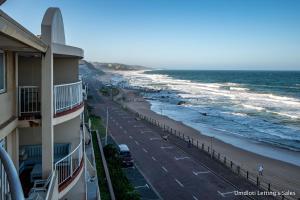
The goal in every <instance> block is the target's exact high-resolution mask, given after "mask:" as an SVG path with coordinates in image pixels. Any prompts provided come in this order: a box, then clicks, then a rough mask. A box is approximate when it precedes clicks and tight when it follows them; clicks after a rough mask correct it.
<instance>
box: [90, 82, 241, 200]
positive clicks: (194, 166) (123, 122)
mask: <svg viewBox="0 0 300 200" xmlns="http://www.w3.org/2000/svg"><path fill="white" fill-rule="evenodd" d="M90 95H92V96H93V103H92V104H93V107H94V108H95V109H94V111H93V112H94V113H95V114H97V115H100V116H101V117H102V118H103V119H105V118H106V108H108V109H109V113H110V115H109V134H110V135H111V136H112V137H113V138H114V139H115V141H116V142H117V143H119V144H121V143H122V144H127V145H128V146H129V148H130V150H131V153H132V155H133V158H134V160H135V164H136V167H138V168H139V169H140V171H141V172H142V173H143V175H144V176H145V177H146V179H147V181H148V182H149V183H150V184H151V185H152V187H153V188H155V190H156V191H157V193H158V194H159V196H160V197H161V198H162V199H170V200H176V199H178V200H185V199H192V200H198V199H199V200H200V199H206V200H209V199H212V200H215V199H241V198H242V197H240V196H235V195H234V191H235V190H236V188H234V187H233V186H232V185H231V184H229V183H228V182H226V181H224V180H223V179H221V178H220V177H218V176H216V175H215V174H214V173H212V171H210V170H209V169H207V168H206V167H204V166H203V165H202V164H201V163H200V162H199V161H198V160H195V159H194V158H193V157H191V156H190V155H189V154H187V153H186V152H184V151H183V150H182V149H181V148H179V147H177V146H176V145H173V144H172V143H170V142H168V141H165V140H163V139H162V137H161V135H160V134H159V133H158V132H157V129H156V128H155V127H153V126H152V125H150V124H148V123H147V122H144V121H137V120H136V119H135V116H134V114H132V113H129V112H126V111H124V110H123V109H122V108H121V107H120V106H119V105H118V104H116V103H114V102H112V101H111V100H109V98H102V97H100V96H99V94H98V93H97V91H96V89H95V88H93V86H92V85H90Z"/></svg>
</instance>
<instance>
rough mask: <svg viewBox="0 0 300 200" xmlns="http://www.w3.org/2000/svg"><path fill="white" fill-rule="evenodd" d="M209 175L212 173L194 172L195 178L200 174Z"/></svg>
mask: <svg viewBox="0 0 300 200" xmlns="http://www.w3.org/2000/svg"><path fill="white" fill-rule="evenodd" d="M208 173H210V171H202V172H200V171H199V172H194V171H193V174H194V175H195V176H198V175H199V174H208Z"/></svg>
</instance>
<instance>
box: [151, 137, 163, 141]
mask: <svg viewBox="0 0 300 200" xmlns="http://www.w3.org/2000/svg"><path fill="white" fill-rule="evenodd" d="M150 140H161V138H158V137H155V138H150Z"/></svg>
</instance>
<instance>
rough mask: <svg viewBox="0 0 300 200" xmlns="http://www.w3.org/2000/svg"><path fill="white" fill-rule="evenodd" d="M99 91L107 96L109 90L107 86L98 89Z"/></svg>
mask: <svg viewBox="0 0 300 200" xmlns="http://www.w3.org/2000/svg"><path fill="white" fill-rule="evenodd" d="M99 91H100V92H101V94H102V95H103V96H109V95H110V92H109V90H108V88H101V89H99Z"/></svg>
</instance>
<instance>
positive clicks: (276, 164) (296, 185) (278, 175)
mask: <svg viewBox="0 0 300 200" xmlns="http://www.w3.org/2000/svg"><path fill="white" fill-rule="evenodd" d="M123 97H125V100H124V101H123V100H121V99H124V98H123ZM116 99H119V102H120V103H122V104H123V105H125V106H126V107H128V108H129V109H131V110H133V111H135V112H138V113H140V114H142V115H145V116H148V117H151V118H152V119H155V120H157V121H160V122H161V123H163V124H166V125H167V126H169V127H173V128H174V129H176V130H177V131H180V132H182V133H184V134H185V135H186V136H190V137H192V138H195V139H197V140H199V141H201V143H204V144H205V145H208V144H210V143H211V137H209V136H206V135H204V134H202V133H201V132H199V131H198V130H196V129H194V128H192V127H190V126H187V125H185V124H183V123H182V122H180V121H175V120H173V119H171V118H169V117H167V116H164V115H160V114H157V113H156V112H154V111H152V110H151V104H150V102H148V101H147V100H145V99H144V98H143V97H141V96H140V95H139V93H138V92H136V91H132V90H126V89H121V93H120V94H119V95H118V96H117V97H116ZM213 149H215V150H216V152H220V153H221V154H222V155H225V156H226V157H227V158H229V159H230V160H232V161H234V162H235V163H236V164H239V165H240V166H241V168H244V169H246V170H248V171H249V172H250V173H252V174H258V172H257V168H258V165H260V164H263V166H264V176H263V177H261V178H262V179H263V180H264V181H265V182H269V183H271V184H272V187H274V188H276V189H277V190H284V191H288V190H289V191H295V192H296V196H297V197H298V196H300V167H299V166H296V165H293V164H290V163H287V162H284V161H280V160H276V159H273V158H269V157H266V156H263V155H259V154H256V153H253V152H250V151H247V150H244V149H241V148H239V147H236V146H234V145H232V144H229V143H225V142H223V141H221V140H219V139H216V138H214V141H213Z"/></svg>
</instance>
